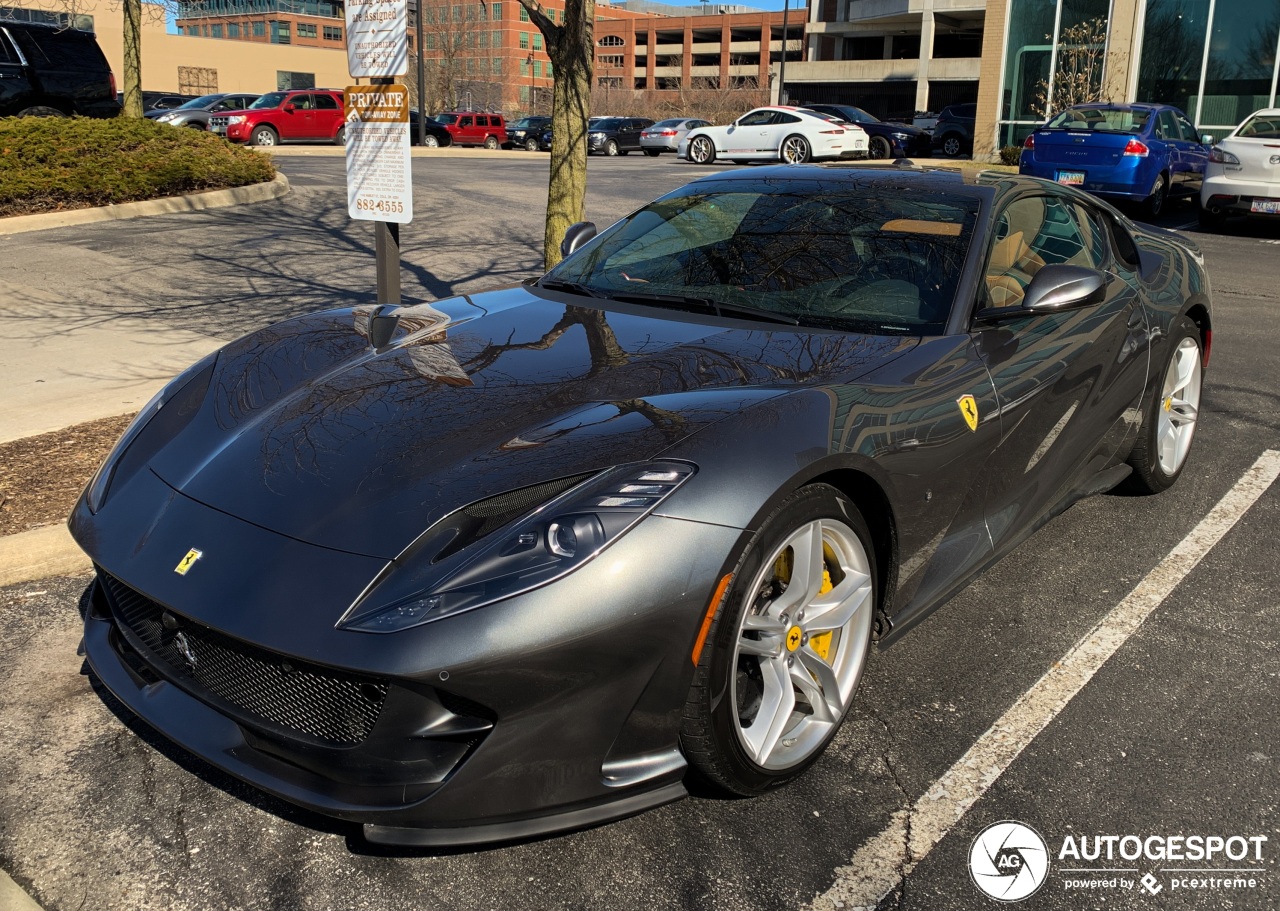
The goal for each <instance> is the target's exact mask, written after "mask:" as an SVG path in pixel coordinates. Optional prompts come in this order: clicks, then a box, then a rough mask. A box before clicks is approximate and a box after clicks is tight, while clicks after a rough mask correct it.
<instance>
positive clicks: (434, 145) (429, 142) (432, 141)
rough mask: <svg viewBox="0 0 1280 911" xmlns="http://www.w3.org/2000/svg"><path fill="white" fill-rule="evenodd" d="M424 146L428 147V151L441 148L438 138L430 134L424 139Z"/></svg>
mask: <svg viewBox="0 0 1280 911" xmlns="http://www.w3.org/2000/svg"><path fill="white" fill-rule="evenodd" d="M422 144H423V145H424V146H426V147H427V148H428V149H438V148H440V140H439V139H438V138H437V137H435V136H432V135H431V134H430V133H428V134H427V135H426V136H425V137H424V138H423V140H422Z"/></svg>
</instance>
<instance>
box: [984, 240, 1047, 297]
mask: <svg viewBox="0 0 1280 911" xmlns="http://www.w3.org/2000/svg"><path fill="white" fill-rule="evenodd" d="M1043 265H1044V260H1043V259H1041V258H1040V256H1039V255H1037V254H1036V252H1035V251H1034V250H1032V249H1031V247H1029V246H1028V245H1027V242H1026V241H1025V240H1024V239H1023V234H1022V232H1021V231H1015V232H1013V233H1012V234H1010V235H1008V236H1007V237H1005V238H1004V239H1003V240H1000V241H998V242H997V243H996V245H995V246H994V247H992V248H991V262H990V264H989V265H988V266H987V291H988V293H989V296H990V300H991V306H992V307H1016V306H1018V304H1020V303H1022V298H1023V297H1025V296H1026V291H1027V285H1029V284H1031V279H1032V278H1034V277H1035V274H1036V273H1037V272H1039V271H1040V267H1041V266H1043Z"/></svg>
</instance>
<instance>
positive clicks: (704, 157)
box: [689, 136, 716, 164]
mask: <svg viewBox="0 0 1280 911" xmlns="http://www.w3.org/2000/svg"><path fill="white" fill-rule="evenodd" d="M689 160H690V161H692V162H693V163H694V164H711V162H713V161H715V160H716V147H715V144H714V143H713V142H712V141H711V140H710V139H709V138H708V137H706V136H695V137H693V139H692V140H690V142H689Z"/></svg>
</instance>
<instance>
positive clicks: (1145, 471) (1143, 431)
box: [1125, 316, 1204, 494]
mask: <svg viewBox="0 0 1280 911" xmlns="http://www.w3.org/2000/svg"><path fill="white" fill-rule="evenodd" d="M1191 346H1194V360H1192V358H1191V355H1192V349H1191ZM1180 358H1182V359H1184V360H1183V363H1185V364H1186V365H1187V367H1188V368H1194V369H1188V373H1189V374H1190V377H1189V379H1188V381H1187V383H1186V385H1185V386H1177V385H1176V384H1177V381H1176V380H1173V379H1172V374H1174V373H1176V372H1177V367H1178V362H1179V359H1180ZM1203 365H1204V339H1203V338H1202V337H1201V335H1200V328H1199V327H1198V326H1197V325H1196V324H1195V323H1193V322H1192V321H1191V319H1190V317H1187V316H1180V317H1178V321H1177V322H1176V323H1175V324H1174V326H1173V330H1172V332H1171V334H1170V336H1169V348H1168V351H1167V354H1166V356H1165V360H1164V364H1163V365H1162V369H1161V373H1160V374H1159V376H1157V377H1156V379H1155V381H1154V382H1153V384H1152V388H1151V393H1150V399H1149V401H1148V402H1147V403H1146V404H1145V406H1144V407H1143V415H1142V427H1141V428H1139V430H1138V442H1137V443H1136V444H1135V445H1134V447H1133V452H1131V453H1130V454H1129V464H1130V465H1131V466H1132V467H1133V474H1132V475H1130V476H1129V478H1128V481H1127V482H1126V484H1125V488H1126V489H1127V490H1128V492H1130V493H1139V494H1153V493H1160V492H1161V491H1164V490H1168V489H1169V488H1170V487H1172V486H1173V485H1174V483H1175V482H1176V481H1177V480H1178V478H1179V476H1181V474H1182V470H1183V469H1184V468H1185V467H1186V464H1187V453H1188V452H1189V451H1190V448H1191V443H1192V438H1193V437H1194V435H1195V425H1196V418H1197V415H1198V413H1199V409H1200V401H1201V387H1202V385H1203V382H1204V369H1203ZM1175 387H1176V388H1175ZM1166 415H1167V416H1168V417H1167V419H1166ZM1175 416H1178V417H1177V418H1175ZM1171 430H1172V431H1173V433H1174V434H1185V435H1186V436H1185V441H1182V443H1183V445H1181V446H1174V447H1173V454H1172V456H1171V454H1170V451H1169V448H1168V444H1169V442H1170V440H1171V439H1172V438H1171V436H1170V432H1171ZM1162 442H1163V443H1165V444H1166V448H1165V449H1164V450H1163V451H1162V448H1161V444H1162Z"/></svg>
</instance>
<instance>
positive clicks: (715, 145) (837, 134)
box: [679, 106, 867, 164]
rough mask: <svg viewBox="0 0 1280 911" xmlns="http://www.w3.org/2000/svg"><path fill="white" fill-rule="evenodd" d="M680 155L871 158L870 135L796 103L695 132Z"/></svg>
mask: <svg viewBox="0 0 1280 911" xmlns="http://www.w3.org/2000/svg"><path fill="white" fill-rule="evenodd" d="M679 154H680V157H681V158H687V159H689V160H690V161H692V162H694V163H695V164H711V162H713V161H715V160H716V159H717V158H728V159H729V160H731V161H733V162H734V163H735V164H738V163H741V164H745V163H746V162H748V161H759V160H761V159H764V160H769V161H784V162H787V163H788V164H799V163H801V162H805V161H810V160H813V161H818V160H821V159H824V158H866V157H867V134H866V132H864V131H863V129H862V128H861V127H859V126H857V125H856V124H851V123H840V122H839V121H838V120H836V119H835V118H834V117H831V116H830V115H829V114H818V113H815V112H813V111H807V110H805V109H804V108H796V107H782V106H774V107H764V108H756V109H755V110H754V111H748V112H747V113H745V114H743V115H742V116H741V117H739V118H738V119H737V120H735V121H734V122H733V123H731V124H729V125H728V126H723V127H699V128H698V129H696V130H691V131H689V133H688V134H687V135H686V136H685V138H684V142H682V143H681V144H680V153H679Z"/></svg>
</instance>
